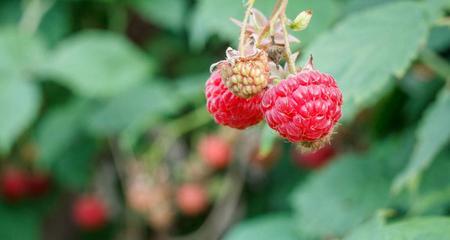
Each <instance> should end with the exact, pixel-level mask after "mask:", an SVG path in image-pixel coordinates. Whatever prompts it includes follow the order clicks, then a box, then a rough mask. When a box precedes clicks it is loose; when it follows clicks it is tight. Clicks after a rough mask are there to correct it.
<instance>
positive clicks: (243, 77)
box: [221, 51, 270, 98]
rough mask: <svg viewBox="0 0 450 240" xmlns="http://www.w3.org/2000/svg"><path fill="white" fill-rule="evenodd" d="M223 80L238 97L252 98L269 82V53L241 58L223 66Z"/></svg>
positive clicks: (259, 53)
mask: <svg viewBox="0 0 450 240" xmlns="http://www.w3.org/2000/svg"><path fill="white" fill-rule="evenodd" d="M221 67H222V72H221V74H222V79H223V81H224V84H225V86H226V87H227V88H228V89H229V90H230V91H231V92H232V93H233V94H234V95H236V96H238V97H241V98H251V97H253V96H255V95H257V94H259V93H260V92H262V91H263V90H264V89H265V88H266V87H267V84H268V82H269V77H270V67H269V62H268V57H267V53H266V52H264V51H259V52H258V53H256V54H255V55H252V56H246V57H239V58H236V59H234V61H233V62H225V63H223V64H222V66H221Z"/></svg>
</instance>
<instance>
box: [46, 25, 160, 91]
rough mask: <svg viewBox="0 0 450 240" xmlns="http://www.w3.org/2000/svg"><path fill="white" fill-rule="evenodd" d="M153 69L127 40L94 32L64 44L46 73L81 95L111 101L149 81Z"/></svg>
mask: <svg viewBox="0 0 450 240" xmlns="http://www.w3.org/2000/svg"><path fill="white" fill-rule="evenodd" d="M151 66H152V64H151V62H150V61H149V59H148V58H147V57H146V56H145V55H144V54H143V53H142V52H141V51H140V50H139V49H138V48H136V47H135V46H134V45H132V44H131V43H130V42H129V41H128V40H127V39H125V38H124V37H122V36H120V35H117V34H114V33H109V32H100V31H91V32H83V33H80V34H78V35H76V36H73V37H71V38H69V39H67V40H65V41H63V42H62V43H61V44H60V45H59V46H58V48H57V49H56V52H55V53H54V55H53V56H52V57H51V59H50V61H49V62H48V63H47V64H46V66H45V67H44V68H43V69H42V73H43V74H44V75H48V76H50V77H52V78H54V80H55V81H57V82H58V83H60V84H62V85H65V86H67V87H68V88H70V89H72V90H73V91H74V92H75V93H77V94H79V95H82V96H86V97H110V96H112V95H115V94H117V93H119V92H122V91H125V90H127V89H129V88H131V87H133V86H136V85H137V84H138V83H139V82H141V81H143V80H145V78H146V77H148V76H149V74H150V72H151Z"/></svg>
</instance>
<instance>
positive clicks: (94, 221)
mask: <svg viewBox="0 0 450 240" xmlns="http://www.w3.org/2000/svg"><path fill="white" fill-rule="evenodd" d="M72 215H73V220H74V222H75V223H76V224H77V225H78V227H80V228H81V229H83V230H86V231H93V230H98V229H100V228H102V227H103V226H104V225H105V224H106V220H107V212H106V206H105V204H104V202H103V201H102V200H100V199H99V198H97V197H94V196H83V197H81V198H79V199H77V200H76V201H75V203H74V205H73V209H72Z"/></svg>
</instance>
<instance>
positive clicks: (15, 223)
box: [0, 203, 41, 240]
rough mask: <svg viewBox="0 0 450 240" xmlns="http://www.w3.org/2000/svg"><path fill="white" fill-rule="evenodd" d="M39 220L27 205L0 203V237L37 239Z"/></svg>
mask: <svg viewBox="0 0 450 240" xmlns="http://www.w3.org/2000/svg"><path fill="white" fill-rule="evenodd" d="M40 236H41V220H40V216H39V215H38V214H37V212H36V211H33V209H31V208H29V207H11V206H10V205H5V204H3V203H0V239H2V240H39V239H40Z"/></svg>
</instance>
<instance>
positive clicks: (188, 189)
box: [177, 183, 208, 216]
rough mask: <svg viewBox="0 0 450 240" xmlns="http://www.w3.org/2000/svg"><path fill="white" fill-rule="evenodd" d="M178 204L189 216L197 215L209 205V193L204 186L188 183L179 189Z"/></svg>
mask: <svg viewBox="0 0 450 240" xmlns="http://www.w3.org/2000/svg"><path fill="white" fill-rule="evenodd" d="M177 204H178V207H179V208H180V210H181V211H182V212H183V213H184V214H186V215H188V216H197V215H198V214H200V213H202V212H203V211H204V210H205V209H206V207H207V206H208V194H207V192H206V190H205V189H204V187H203V186H201V185H198V184H194V183H187V184H184V185H183V186H181V187H180V188H179V189H178V191H177Z"/></svg>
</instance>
